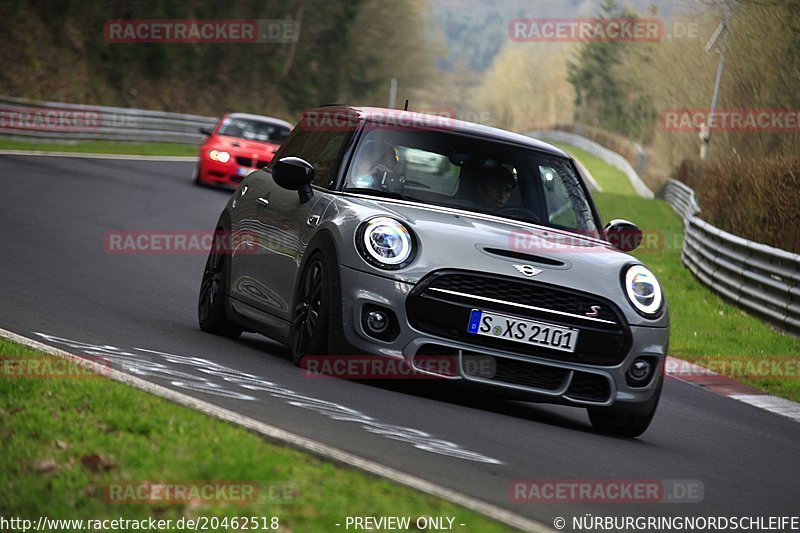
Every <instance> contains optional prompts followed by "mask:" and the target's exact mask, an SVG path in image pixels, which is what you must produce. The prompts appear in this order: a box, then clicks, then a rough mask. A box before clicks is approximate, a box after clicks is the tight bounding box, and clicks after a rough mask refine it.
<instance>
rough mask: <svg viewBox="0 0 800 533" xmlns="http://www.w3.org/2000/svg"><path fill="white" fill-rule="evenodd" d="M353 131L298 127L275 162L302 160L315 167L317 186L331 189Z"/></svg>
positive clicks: (277, 155)
mask: <svg viewBox="0 0 800 533" xmlns="http://www.w3.org/2000/svg"><path fill="white" fill-rule="evenodd" d="M352 135H353V131H345V130H341V131H313V130H306V129H303V128H302V127H301V125H298V126H297V127H295V128H294V129H293V130H292V133H291V134H290V135H289V138H288V139H287V140H286V142H285V143H284V144H283V146H282V147H281V149H280V150H279V151H278V153H277V154H275V158H274V159H273V162H275V161H278V160H279V159H280V158H283V157H299V158H300V159H304V160H306V161H308V162H309V163H311V164H312V165H313V166H314V185H317V186H318V187H324V188H326V189H330V188H331V187H333V184H334V182H335V181H336V171H337V169H338V168H339V163H340V162H341V160H342V155H343V154H344V151H345V149H346V148H347V144H348V142H349V140H350V137H351V136H352Z"/></svg>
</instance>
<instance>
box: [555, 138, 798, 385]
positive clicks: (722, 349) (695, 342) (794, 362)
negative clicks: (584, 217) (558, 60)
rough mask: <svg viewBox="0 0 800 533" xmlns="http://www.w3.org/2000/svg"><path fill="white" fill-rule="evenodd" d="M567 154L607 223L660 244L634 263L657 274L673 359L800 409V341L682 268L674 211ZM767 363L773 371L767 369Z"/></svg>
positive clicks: (591, 160) (595, 163)
mask: <svg viewBox="0 0 800 533" xmlns="http://www.w3.org/2000/svg"><path fill="white" fill-rule="evenodd" d="M564 148H565V149H566V148H569V151H570V152H573V153H574V154H575V157H577V158H578V159H580V160H581V162H582V163H583V164H584V165H586V166H587V167H588V169H589V171H590V172H591V173H592V175H593V176H594V177H595V179H597V180H598V182H599V183H600V186H601V187H602V188H603V191H604V192H603V193H595V194H593V197H594V199H595V202H596V204H597V208H598V209H599V210H600V214H601V215H602V217H603V219H604V220H610V219H612V218H624V219H627V220H631V221H633V222H635V223H636V224H638V225H639V227H641V228H642V229H643V230H644V231H645V233H646V234H647V233H649V234H650V235H654V236H655V238H656V239H657V241H656V242H655V245H645V246H643V247H642V248H640V249H639V250H637V251H635V252H633V254H632V255H634V256H636V257H637V258H638V259H640V260H641V261H642V262H644V263H645V264H646V265H647V266H648V267H649V268H650V269H652V270H653V272H654V273H655V274H656V276H658V279H659V280H660V281H661V284H662V286H663V288H664V292H665V294H666V297H667V300H668V302H669V313H670V319H671V331H670V347H669V348H670V349H669V351H670V354H672V355H675V356H677V357H680V358H681V359H686V360H688V361H692V362H694V363H698V364H700V365H702V366H706V367H708V368H711V369H712V370H714V371H716V372H720V373H724V374H726V375H729V376H730V377H732V378H734V379H736V380H737V381H739V382H742V383H745V384H747V385H750V386H752V387H755V388H757V389H760V390H763V391H765V392H767V393H769V394H774V395H776V396H781V397H783V398H789V399H791V400H795V401H800V376H798V374H797V368H798V367H800V339H799V338H797V337H793V336H791V335H786V334H783V333H781V332H779V331H776V330H775V329H773V328H772V327H771V326H769V325H768V324H767V323H765V322H763V321H762V320H760V319H758V318H756V317H754V316H752V315H750V314H748V313H746V312H745V311H743V310H741V309H739V308H738V307H735V306H733V305H731V304H730V303H728V302H727V301H726V300H724V299H723V298H722V297H721V296H719V295H717V294H716V293H714V292H712V291H711V290H709V289H707V288H706V287H705V286H704V285H702V284H701V283H700V282H699V281H698V280H697V279H696V278H695V277H694V276H693V275H692V273H691V272H690V271H689V270H688V269H686V268H685V267H684V266H683V264H682V263H681V247H682V244H683V222H682V221H681V219H680V217H678V215H677V214H676V213H675V212H674V211H673V210H672V208H671V207H670V206H669V204H667V203H666V202H663V201H661V200H647V199H644V198H641V197H639V196H636V195H635V193H634V192H633V189H632V188H631V189H630V191H629V194H620V193H614V192H612V191H614V190H616V189H617V188H618V187H617V185H618V184H617V183H616V181H615V180H616V178H612V180H611V181H605V180H606V179H607V178H606V177H607V176H613V172H612V170H613V171H616V169H613V168H612V167H610V165H608V164H606V163H605V162H603V161H601V160H600V159H598V158H596V157H594V156H589V157H584V156H582V155H580V152H582V150H579V149H573V148H572V147H567V146H564ZM620 175H622V174H621V173H620ZM622 176H623V178H624V175H622ZM626 181H627V180H626ZM764 361H767V362H769V363H772V362H773V361H774V362H776V365H774V366H773V365H771V364H770V365H766V366H765V365H764V363H763V362H764ZM759 364H760V365H761V366H759ZM726 370H727V371H726ZM781 372H783V374H781Z"/></svg>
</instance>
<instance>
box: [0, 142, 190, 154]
mask: <svg viewBox="0 0 800 533" xmlns="http://www.w3.org/2000/svg"><path fill="white" fill-rule="evenodd" d="M0 150H31V151H45V152H76V153H82V154H121V155H177V156H197V155H198V153H199V147H198V146H192V145H188V144H179V143H118V142H111V141H80V142H76V143H54V142H50V143H48V142H38V141H16V140H10V139H0Z"/></svg>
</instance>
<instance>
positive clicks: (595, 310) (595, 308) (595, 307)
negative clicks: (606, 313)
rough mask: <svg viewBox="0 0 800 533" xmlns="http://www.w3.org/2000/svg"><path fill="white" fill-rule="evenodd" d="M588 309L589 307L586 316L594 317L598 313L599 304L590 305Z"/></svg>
mask: <svg viewBox="0 0 800 533" xmlns="http://www.w3.org/2000/svg"><path fill="white" fill-rule="evenodd" d="M589 309H591V311H587V312H586V316H588V317H592V318H594V317H596V316H599V315H600V306H599V305H590V306H589Z"/></svg>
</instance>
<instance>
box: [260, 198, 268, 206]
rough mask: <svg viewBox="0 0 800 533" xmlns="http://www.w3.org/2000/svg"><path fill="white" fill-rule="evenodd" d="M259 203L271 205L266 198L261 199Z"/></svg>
mask: <svg viewBox="0 0 800 533" xmlns="http://www.w3.org/2000/svg"><path fill="white" fill-rule="evenodd" d="M258 203H259V204H261V205H269V200H267V199H266V198H259V199H258Z"/></svg>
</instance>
